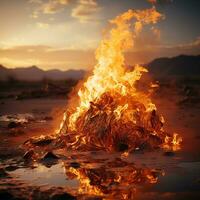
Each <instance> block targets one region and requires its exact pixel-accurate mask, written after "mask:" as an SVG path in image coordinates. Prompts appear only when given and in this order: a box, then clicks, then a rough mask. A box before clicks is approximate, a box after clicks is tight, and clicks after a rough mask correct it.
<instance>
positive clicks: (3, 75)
mask: <svg viewBox="0 0 200 200" xmlns="http://www.w3.org/2000/svg"><path fill="white" fill-rule="evenodd" d="M146 66H147V67H148V69H149V72H150V73H151V74H152V75H153V76H155V77H168V76H197V75H200V55H197V56H189V55H180V56H176V57H172V58H167V57H163V58H157V59H154V60H153V61H152V62H150V63H148V64H146ZM85 73H86V71H84V70H67V71H61V70H57V69H54V70H48V71H44V70H42V69H40V68H38V67H37V66H31V67H26V68H13V69H9V68H6V67H4V66H2V65H0V80H7V79H9V78H15V79H17V80H26V81H39V80H42V79H44V78H46V79H53V80H63V79H76V80H78V79H81V78H83V77H84V75H85Z"/></svg>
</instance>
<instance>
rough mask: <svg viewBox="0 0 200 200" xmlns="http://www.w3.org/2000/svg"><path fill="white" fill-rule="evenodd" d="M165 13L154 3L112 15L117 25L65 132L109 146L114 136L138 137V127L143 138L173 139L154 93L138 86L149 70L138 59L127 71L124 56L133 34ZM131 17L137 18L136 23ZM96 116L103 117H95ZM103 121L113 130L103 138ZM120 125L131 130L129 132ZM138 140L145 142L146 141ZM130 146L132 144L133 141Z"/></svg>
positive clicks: (99, 54)
mask: <svg viewBox="0 0 200 200" xmlns="http://www.w3.org/2000/svg"><path fill="white" fill-rule="evenodd" d="M163 18H164V16H163V15H162V14H160V13H159V12H158V11H156V9H155V7H153V8H151V9H146V10H128V11H127V12H125V13H123V14H122V15H119V16H117V17H116V18H115V19H113V20H111V21H110V23H111V25H112V26H113V28H112V29H111V30H110V31H109V32H108V34H107V35H106V36H105V37H104V39H103V40H102V41H101V43H100V45H99V48H98V49H97V50H96V60H97V64H96V65H95V67H94V70H93V74H92V75H91V76H90V77H89V78H88V79H87V81H86V82H85V83H84V84H83V86H82V87H81V88H80V89H79V91H78V96H79V103H78V105H77V107H76V108H75V109H74V110H73V112H69V111H68V113H65V115H64V120H63V122H62V123H61V126H60V130H59V132H60V133H66V132H71V133H72V132H76V134H75V137H74V142H73V143H71V146H76V145H78V146H80V145H81V144H82V145H86V144H88V143H90V144H92V145H93V144H94V143H95V145H96V147H102V146H107V149H112V148H113V147H112V146H113V145H112V144H113V143H114V141H115V138H118V139H119V138H121V139H122V140H134V141H135V140H136V138H139V133H140V134H141V135H140V136H141V138H142V137H143V140H144V141H146V140H148V139H149V140H150V139H152V138H153V136H155V137H158V138H159V139H160V140H161V142H159V141H158V138H157V143H166V144H167V143H169V141H170V140H171V139H170V140H167V139H166V137H169V138H171V136H170V135H168V134H166V133H165V132H164V131H163V128H162V124H163V123H164V119H163V117H162V116H157V115H156V113H155V110H156V106H155V104H153V103H152V101H151V99H150V97H149V94H145V93H142V92H140V91H139V90H137V89H136V82H137V81H138V80H140V78H141V76H142V73H144V72H148V70H147V69H146V68H145V67H143V66H140V65H136V66H135V68H134V70H133V71H128V70H127V69H126V67H125V58H124V52H125V51H128V50H129V49H131V48H132V47H133V46H134V40H135V38H136V37H137V36H138V35H139V33H140V32H141V31H142V29H143V26H144V25H148V24H155V23H157V22H158V21H159V20H161V19H163ZM132 19H135V23H134V26H133V27H132V26H131V20H132ZM104 115H105V116H104ZM95 117H96V118H99V120H97V121H96V122H95V120H94V119H95ZM100 121H101V122H100ZM102 121H105V124H107V127H104V129H105V130H107V129H109V130H110V134H111V135H112V137H110V138H109V137H107V139H106V141H105V138H104V139H102V137H104V136H102V137H101V139H99V138H98V137H97V138H94V137H93V136H92V134H93V135H95V134H96V135H99V134H100V135H101V132H102V130H100V129H103V126H104V124H103V122H102ZM110 126H111V128H109V127H110ZM141 127H142V128H141ZM92 129H95V130H92ZM120 129H121V130H120ZM124 129H126V130H127V131H124ZM105 130H103V132H104V131H105ZM116 130H120V131H121V132H122V133H123V132H127V134H128V133H130V134H129V135H128V136H125V135H122V134H121V133H118V132H119V131H118V132H117V131H116ZM133 132H134V134H133ZM143 132H144V133H143ZM97 133H98V134H97ZM124 134H125V133H124ZM104 135H105V134H104ZM92 137H93V138H92ZM99 137H100V136H99ZM97 140H98V141H97ZM152 140H154V139H152ZM177 142H178V143H180V139H178V135H176V137H175V138H174V139H173V142H171V145H177ZM139 143H140V145H142V142H139ZM128 146H132V145H131V144H130V143H129V144H128ZM133 146H134V147H132V148H138V146H137V145H133Z"/></svg>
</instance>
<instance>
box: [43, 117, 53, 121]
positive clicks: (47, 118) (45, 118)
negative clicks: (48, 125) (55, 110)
mask: <svg viewBox="0 0 200 200" xmlns="http://www.w3.org/2000/svg"><path fill="white" fill-rule="evenodd" d="M44 120H46V121H51V120H53V117H51V116H46V117H44Z"/></svg>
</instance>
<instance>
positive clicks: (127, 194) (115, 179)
mask: <svg viewBox="0 0 200 200" xmlns="http://www.w3.org/2000/svg"><path fill="white" fill-rule="evenodd" d="M116 167H117V170H116V169H115V168H116ZM66 173H67V174H69V173H70V174H73V175H75V177H76V179H77V180H79V187H78V191H77V192H78V194H81V195H84V194H87V195H92V196H101V197H103V199H110V200H111V199H113V200H114V199H124V200H125V199H126V200H128V199H133V198H134V197H135V193H136V191H137V189H136V188H137V187H136V186H137V185H141V184H144V183H147V184H155V183H157V181H158V177H159V176H161V175H162V176H164V172H163V171H162V170H156V169H149V168H137V167H136V166H135V164H131V163H127V162H124V161H122V160H121V159H116V160H112V161H111V162H108V163H107V164H106V165H103V166H101V167H100V168H84V167H83V168H73V167H69V168H68V167H67V166H66ZM75 177H74V176H72V178H75ZM116 186H117V187H116Z"/></svg>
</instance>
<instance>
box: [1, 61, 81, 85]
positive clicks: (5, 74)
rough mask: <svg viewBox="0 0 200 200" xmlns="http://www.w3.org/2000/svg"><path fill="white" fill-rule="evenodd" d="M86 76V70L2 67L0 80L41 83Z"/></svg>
mask: <svg viewBox="0 0 200 200" xmlns="http://www.w3.org/2000/svg"><path fill="white" fill-rule="evenodd" d="M84 75H85V71H84V70H67V71H61V70H58V69H53V70H47V71H44V70H42V69H40V68H38V67H37V66H31V67H26V68H13V69H9V68H6V67H4V66H2V65H0V80H7V79H9V78H14V79H17V80H25V81H39V80H42V79H44V78H46V79H52V80H64V79H76V80H78V79H81V78H83V77H84Z"/></svg>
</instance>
